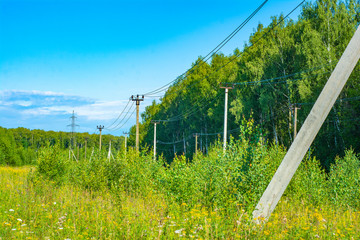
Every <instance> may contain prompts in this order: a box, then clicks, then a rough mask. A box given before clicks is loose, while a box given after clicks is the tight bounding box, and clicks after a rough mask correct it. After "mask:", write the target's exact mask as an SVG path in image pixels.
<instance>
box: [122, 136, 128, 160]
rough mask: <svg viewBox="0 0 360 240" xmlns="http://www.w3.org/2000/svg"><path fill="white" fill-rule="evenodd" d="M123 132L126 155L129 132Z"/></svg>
mask: <svg viewBox="0 0 360 240" xmlns="http://www.w3.org/2000/svg"><path fill="white" fill-rule="evenodd" d="M123 134H125V157H126V151H127V135H128V134H129V133H128V132H123Z"/></svg>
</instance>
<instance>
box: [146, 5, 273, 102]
mask: <svg viewBox="0 0 360 240" xmlns="http://www.w3.org/2000/svg"><path fill="white" fill-rule="evenodd" d="M267 2H268V0H265V1H264V2H263V3H262V4H261V5H260V6H259V7H258V8H257V9H256V10H255V11H253V12H252V13H251V14H250V16H249V17H247V18H246V19H245V20H244V21H243V22H242V23H241V24H240V25H239V26H238V27H237V28H236V29H235V30H234V31H233V32H232V33H230V34H229V35H228V36H227V37H226V38H225V39H224V40H223V41H222V42H221V43H219V44H218V45H217V46H216V47H215V48H214V49H213V50H211V51H210V52H209V53H208V54H207V55H206V56H205V57H203V58H202V59H200V61H199V63H196V64H195V65H194V66H193V67H191V68H190V69H188V70H187V71H185V72H184V73H183V74H181V75H180V76H178V77H177V78H176V79H174V80H172V81H171V82H169V83H167V84H165V85H164V86H162V87H160V88H158V89H155V90H153V91H150V92H147V93H144V94H142V95H145V96H147V95H154V94H157V93H160V92H163V91H165V90H166V89H167V88H168V86H170V85H171V84H173V83H174V82H176V81H178V80H179V79H181V78H182V77H184V76H186V75H187V74H188V75H190V74H191V73H193V72H194V71H195V70H196V69H197V68H198V67H199V66H201V65H202V64H203V63H205V62H207V61H208V60H209V59H210V58H211V57H212V56H214V55H215V54H216V53H217V52H218V51H219V50H221V48H222V47H224V46H225V45H226V44H227V43H228V42H229V41H230V40H231V39H232V38H233V37H234V36H235V35H236V34H237V33H238V32H239V31H240V30H241V29H242V28H243V27H244V26H245V25H246V24H247V23H248V22H249V21H250V20H251V19H252V18H253V17H254V16H255V15H256V14H257V13H258V12H259V11H260V10H261V8H262V7H263V6H264V5H265V4H266V3H267Z"/></svg>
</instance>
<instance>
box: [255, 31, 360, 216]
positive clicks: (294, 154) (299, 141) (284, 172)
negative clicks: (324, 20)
mask: <svg viewBox="0 0 360 240" xmlns="http://www.w3.org/2000/svg"><path fill="white" fill-rule="evenodd" d="M359 58H360V27H358V29H357V30H356V32H355V34H354V36H353V37H352V39H351V40H350V42H349V44H348V46H347V47H346V49H345V51H344V53H343V54H342V56H341V58H340V60H339V62H338V63H337V65H336V67H335V69H334V71H333V72H332V73H331V76H330V78H329V79H328V81H327V83H326V85H325V86H324V88H323V90H322V91H321V93H320V95H319V97H318V99H317V100H316V102H315V104H314V106H313V108H312V109H311V111H310V114H309V115H308V116H307V118H306V120H305V122H304V124H303V125H302V127H301V129H300V131H299V134H297V136H296V138H295V139H294V142H293V143H292V144H291V146H290V148H289V150H288V152H287V153H286V155H285V157H284V159H283V160H282V162H281V164H280V166H279V168H278V169H277V171H276V173H275V175H274V177H273V178H272V179H271V182H270V184H269V185H268V186H267V188H266V190H265V192H264V193H263V195H262V197H261V198H260V201H259V202H258V204H257V206H256V208H255V210H254V212H253V219H255V220H256V221H257V222H259V221H260V219H262V218H263V219H265V220H267V219H268V218H269V217H270V215H271V213H272V212H273V210H274V209H275V207H276V205H277V203H278V202H279V200H280V198H281V196H282V194H283V193H284V191H285V189H286V187H287V186H288V184H289V182H290V180H291V179H292V177H293V176H294V174H295V172H296V170H297V168H298V167H299V165H300V163H301V161H302V159H303V158H304V156H305V154H306V152H307V151H308V149H309V147H310V145H311V143H312V142H313V140H314V139H315V137H316V135H317V133H318V132H319V130H320V128H321V126H322V124H323V123H324V121H325V119H326V117H327V116H328V114H329V112H330V110H331V108H332V107H333V105H334V103H335V101H336V99H337V98H338V96H339V94H340V92H341V90H342V89H343V87H344V85H345V83H346V82H347V80H348V78H349V76H350V74H351V73H352V71H353V69H354V67H355V66H356V64H357V62H358V60H359Z"/></svg>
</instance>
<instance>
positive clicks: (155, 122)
mask: <svg viewBox="0 0 360 240" xmlns="http://www.w3.org/2000/svg"><path fill="white" fill-rule="evenodd" d="M151 122H152V123H154V160H156V124H157V123H159V122H158V121H151Z"/></svg>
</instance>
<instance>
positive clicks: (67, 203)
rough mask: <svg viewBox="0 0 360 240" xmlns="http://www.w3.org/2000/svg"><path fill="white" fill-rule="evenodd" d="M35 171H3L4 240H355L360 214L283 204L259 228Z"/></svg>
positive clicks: (246, 218) (237, 207) (222, 214)
mask: <svg viewBox="0 0 360 240" xmlns="http://www.w3.org/2000/svg"><path fill="white" fill-rule="evenodd" d="M29 172H30V168H10V167H1V168H0V182H1V185H0V223H1V227H0V237H1V239H160V238H162V239H174V238H186V239H191V238H193V239H216V238H226V239H301V238H302V239H357V238H358V236H360V211H355V210H353V209H351V208H342V209H333V208H331V207H330V206H326V204H325V205H324V207H321V208H314V207H312V206H311V205H308V204H306V203H304V202H292V201H291V200H289V199H287V200H282V201H281V202H280V204H279V206H278V207H277V209H276V211H275V212H274V214H273V215H272V217H271V218H270V220H269V221H268V222H267V223H266V224H264V225H256V224H254V223H253V221H252V217H251V213H249V212H246V211H245V210H243V208H242V206H241V204H238V203H236V202H234V203H233V204H232V205H231V206H230V207H231V209H212V210H210V209H206V208H205V207H204V206H201V205H200V204H199V205H195V206H192V207H190V206H188V205H187V204H186V203H182V204H178V203H175V202H170V201H169V200H166V198H163V197H162V196H161V195H159V194H155V193H151V192H149V193H147V194H145V195H144V194H143V195H142V196H141V197H140V196H129V195H126V194H125V193H121V192H119V193H110V192H109V191H99V192H89V191H87V190H84V189H80V188H78V187H75V186H73V185H69V184H65V185H62V186H56V184H55V183H53V182H50V181H45V180H42V179H39V178H37V179H36V181H35V182H32V181H29V180H28V174H29Z"/></svg>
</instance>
